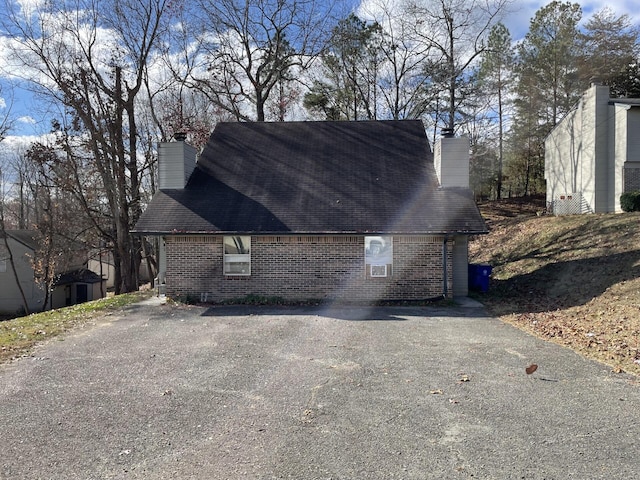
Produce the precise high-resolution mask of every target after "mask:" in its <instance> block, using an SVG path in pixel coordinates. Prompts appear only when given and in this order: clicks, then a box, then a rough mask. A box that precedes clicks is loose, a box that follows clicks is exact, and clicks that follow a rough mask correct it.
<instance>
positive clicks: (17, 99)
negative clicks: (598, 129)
mask: <svg viewBox="0 0 640 480" xmlns="http://www.w3.org/2000/svg"><path fill="white" fill-rule="evenodd" d="M20 1H21V3H23V4H24V3H29V2H31V1H33V0H20ZM36 1H37V0H36ZM338 1H345V2H350V3H351V5H352V7H353V8H354V10H355V12H356V13H358V14H361V12H365V11H370V10H371V8H372V5H374V4H375V3H376V2H378V3H379V2H380V1H386V2H393V1H395V0H338ZM549 1H550V0H544V1H541V0H513V1H512V5H511V6H510V7H509V9H508V11H507V12H506V13H505V17H504V19H503V23H504V24H505V25H506V26H507V28H508V29H509V31H510V32H511V36H512V38H513V39H514V41H517V40H519V39H521V38H522V37H523V36H524V35H525V34H526V32H527V31H528V28H529V23H530V20H531V19H532V18H533V16H534V15H535V12H536V11H537V10H538V9H540V8H541V7H543V6H544V5H546V4H548V3H549ZM578 3H580V4H581V6H582V9H583V21H584V20H585V19H586V18H588V17H589V16H590V15H591V14H592V13H593V12H595V11H598V10H600V9H601V8H603V7H604V6H607V5H610V3H611V2H610V1H609V0H586V1H582V2H578ZM610 8H612V9H613V10H614V12H615V13H616V14H617V15H621V14H629V16H630V17H631V19H632V21H633V22H634V23H635V24H636V25H640V9H638V0H617V1H616V2H615V5H613V6H610ZM0 61H2V43H1V42H0ZM5 65H6V63H5ZM5 82H6V78H3V77H2V71H1V70H0V85H2V87H3V88H2V93H1V94H0V118H4V116H5V115H6V113H7V112H8V111H9V109H10V115H11V118H13V119H14V126H15V128H14V129H13V131H12V132H11V134H12V135H13V136H18V137H21V136H22V137H25V138H22V139H17V138H11V137H9V138H7V139H6V140H5V141H4V142H3V143H4V144H5V145H4V147H5V148H6V147H9V146H10V145H13V144H15V143H22V141H24V140H27V137H32V136H34V135H41V134H43V133H45V132H46V131H47V130H48V129H49V128H50V123H49V119H48V118H47V116H46V115H44V114H43V113H42V112H40V111H39V110H40V109H39V108H37V107H38V105H39V104H40V103H39V102H38V100H37V99H35V98H34V97H32V96H31V95H30V94H29V93H28V92H26V91H24V90H20V89H13V94H12V95H11V90H10V89H9V88H7V87H6V84H5ZM2 95H3V96H4V97H3V96H2Z"/></svg>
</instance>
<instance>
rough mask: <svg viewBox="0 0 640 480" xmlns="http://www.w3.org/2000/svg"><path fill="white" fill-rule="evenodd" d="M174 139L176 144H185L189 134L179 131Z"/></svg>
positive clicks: (174, 135)
mask: <svg viewBox="0 0 640 480" xmlns="http://www.w3.org/2000/svg"><path fill="white" fill-rule="evenodd" d="M173 138H174V139H175V141H176V142H184V141H185V140H186V139H187V132H185V131H183V130H179V131H177V132H175V133H174V134H173Z"/></svg>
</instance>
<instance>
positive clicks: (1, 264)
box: [0, 260, 7, 273]
mask: <svg viewBox="0 0 640 480" xmlns="http://www.w3.org/2000/svg"><path fill="white" fill-rule="evenodd" d="M6 271H7V261H6V260H0V273H5V272H6Z"/></svg>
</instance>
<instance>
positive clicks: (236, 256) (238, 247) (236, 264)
mask: <svg viewBox="0 0 640 480" xmlns="http://www.w3.org/2000/svg"><path fill="white" fill-rule="evenodd" d="M224 274H225V275H251V237H249V236H234V237H224Z"/></svg>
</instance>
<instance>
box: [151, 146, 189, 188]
mask: <svg viewBox="0 0 640 480" xmlns="http://www.w3.org/2000/svg"><path fill="white" fill-rule="evenodd" d="M175 140H176V141H175V142H163V143H160V144H159V145H158V187H159V188H160V189H167V188H184V187H185V185H186V184H187V181H188V180H189V177H190V176H191V173H192V172H193V169H194V168H195V166H196V149H195V148H193V147H192V146H191V145H189V144H188V143H187V142H186V141H185V140H186V135H183V134H176V135H175Z"/></svg>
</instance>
